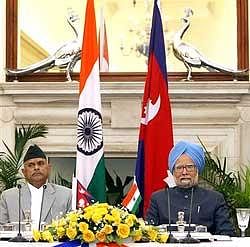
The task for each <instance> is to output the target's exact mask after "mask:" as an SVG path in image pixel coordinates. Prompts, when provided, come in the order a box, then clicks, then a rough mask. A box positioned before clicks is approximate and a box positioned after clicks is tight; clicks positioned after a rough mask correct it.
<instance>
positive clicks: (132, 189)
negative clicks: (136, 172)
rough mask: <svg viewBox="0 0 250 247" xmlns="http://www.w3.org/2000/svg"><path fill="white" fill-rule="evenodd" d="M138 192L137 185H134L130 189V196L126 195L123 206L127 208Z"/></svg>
mask: <svg viewBox="0 0 250 247" xmlns="http://www.w3.org/2000/svg"><path fill="white" fill-rule="evenodd" d="M136 190H137V185H136V184H135V183H134V184H133V185H132V187H131V188H130V190H129V192H128V194H127V195H126V197H125V198H124V200H123V201H122V205H123V206H127V205H128V203H129V202H130V201H131V200H132V198H133V196H134V194H135V192H136Z"/></svg>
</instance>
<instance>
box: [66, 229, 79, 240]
mask: <svg viewBox="0 0 250 247" xmlns="http://www.w3.org/2000/svg"><path fill="white" fill-rule="evenodd" d="M66 235H67V237H68V238H69V239H74V238H75V237H76V235H77V231H76V228H72V227H69V228H67V229H66Z"/></svg>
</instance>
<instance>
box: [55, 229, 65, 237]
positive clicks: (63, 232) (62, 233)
mask: <svg viewBox="0 0 250 247" xmlns="http://www.w3.org/2000/svg"><path fill="white" fill-rule="evenodd" d="M56 234H57V236H58V237H59V238H62V237H63V236H64V234H65V229H64V227H62V226H59V227H57V229H56Z"/></svg>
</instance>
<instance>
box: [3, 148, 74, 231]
mask: <svg viewBox="0 0 250 247" xmlns="http://www.w3.org/2000/svg"><path fill="white" fill-rule="evenodd" d="M23 162H24V164H23V168H22V173H23V175H24V177H25V179H26V182H27V183H25V184H23V185H21V187H19V188H20V195H21V198H20V200H21V220H23V219H24V218H25V214H27V212H28V213H29V214H30V217H31V220H32V226H33V228H34V229H38V228H39V227H40V226H39V223H40V222H45V223H50V222H51V221H52V219H55V218H56V217H57V216H59V215H61V214H65V213H67V212H68V211H70V210H71V199H72V193H71V190H70V189H68V188H66V187H63V186H60V185H56V184H52V183H49V182H48V177H49V174H50V171H51V165H50V164H49V163H48V161H47V158H46V155H45V154H44V152H43V151H42V150H41V149H40V148H39V147H38V146H37V145H32V146H30V147H29V149H28V151H27V152H26V154H25V156H24V160H23ZM18 190H19V189H18V188H11V189H8V190H5V191H3V193H2V194H1V198H0V224H4V223H7V222H17V221H18ZM42 198H43V202H42Z"/></svg>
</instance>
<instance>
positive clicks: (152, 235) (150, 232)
mask: <svg viewBox="0 0 250 247" xmlns="http://www.w3.org/2000/svg"><path fill="white" fill-rule="evenodd" d="M147 233H148V236H149V239H150V240H152V241H155V240H156V237H157V231H156V230H154V229H153V228H149V229H148V231H147Z"/></svg>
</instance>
